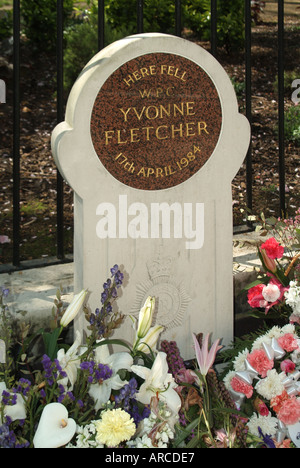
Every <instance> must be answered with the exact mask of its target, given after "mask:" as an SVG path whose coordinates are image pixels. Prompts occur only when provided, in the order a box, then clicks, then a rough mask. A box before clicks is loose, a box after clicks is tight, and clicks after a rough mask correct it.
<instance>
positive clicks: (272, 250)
mask: <svg viewBox="0 0 300 468" xmlns="http://www.w3.org/2000/svg"><path fill="white" fill-rule="evenodd" d="M260 248H261V249H264V250H265V251H266V254H267V255H268V257H269V258H271V259H275V258H282V256H283V254H284V248H283V247H282V246H281V245H280V244H279V243H278V242H277V240H276V239H274V237H271V238H270V239H267V240H266V242H265V243H264V244H262V245H261V247H260Z"/></svg>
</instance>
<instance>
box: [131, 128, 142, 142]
mask: <svg viewBox="0 0 300 468" xmlns="http://www.w3.org/2000/svg"><path fill="white" fill-rule="evenodd" d="M138 131H139V128H131V129H130V143H138V142H139V141H140V139H139V137H138V135H137V134H136V133H135V132H138Z"/></svg>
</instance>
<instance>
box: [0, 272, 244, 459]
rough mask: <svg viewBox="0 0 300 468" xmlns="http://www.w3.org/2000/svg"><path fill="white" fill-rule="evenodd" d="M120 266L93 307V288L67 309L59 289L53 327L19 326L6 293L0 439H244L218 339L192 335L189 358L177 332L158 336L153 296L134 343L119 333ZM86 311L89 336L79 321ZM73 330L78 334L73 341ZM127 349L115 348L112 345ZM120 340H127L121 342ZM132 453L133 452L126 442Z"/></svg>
mask: <svg viewBox="0 0 300 468" xmlns="http://www.w3.org/2000/svg"><path fill="white" fill-rule="evenodd" d="M122 283H123V274H122V272H121V271H120V269H119V268H118V266H117V265H115V266H114V267H113V268H112V269H111V276H110V278H108V279H107V281H106V282H105V283H104V285H103V292H102V294H101V306H100V307H99V308H97V309H96V310H95V311H94V312H90V311H89V310H88V309H87V307H86V306H85V302H86V300H87V294H88V292H87V291H86V290H84V291H81V292H80V293H79V294H77V295H76V296H75V297H74V299H73V301H72V302H71V304H70V305H69V306H68V307H67V309H66V310H64V307H63V304H62V300H61V293H60V292H59V291H58V293H57V297H56V300H55V304H54V308H53V319H52V322H51V327H49V328H47V329H40V330H37V331H30V328H29V326H28V325H26V324H21V325H20V324H19V332H18V334H17V336H15V329H16V327H15V326H12V317H11V316H10V313H9V310H8V308H7V307H6V305H5V299H6V297H7V295H8V293H9V292H8V291H7V290H2V293H0V299H1V300H0V312H1V314H0V315H1V317H0V318H1V321H0V447H2V448H58V447H65V448H102V449H108V448H126V449H136V448H150V449H156V448H186V449H193V448H196V447H204V448H206V447H209V448H210V447H222V448H223V447H240V446H244V445H245V424H244V420H243V419H242V418H240V416H239V412H238V411H237V409H236V408H235V405H234V403H233V400H232V399H231V397H230V395H229V392H228V391H227V390H226V388H225V385H224V384H223V382H221V381H220V380H219V379H218V377H217V374H216V372H215V371H214V370H213V365H214V361H215V358H216V354H217V352H218V351H219V340H217V341H215V343H214V344H213V346H211V347H210V345H209V336H208V335H207V336H206V337H205V338H204V340H202V338H201V336H200V335H199V336H197V337H196V335H193V336H191V346H192V341H193V342H194V346H195V360H193V361H192V363H189V365H187V363H185V362H184V361H183V360H182V358H181V356H180V351H179V349H178V348H177V345H176V343H175V342H167V341H163V342H162V343H161V344H160V346H159V344H158V342H159V341H158V340H159V337H160V334H161V332H162V330H163V327H161V326H160V325H158V324H157V325H154V326H153V325H152V322H153V315H154V310H155V298H152V297H149V298H148V299H147V300H146V301H145V304H144V306H143V307H142V309H141V311H140V313H139V317H138V318H135V317H132V322H133V327H134V329H135V339H134V342H133V343H128V342H126V341H122V340H116V339H114V338H113V336H112V335H113V331H114V329H115V328H116V327H119V326H121V324H122V320H123V317H122V316H121V315H120V314H119V313H118V312H115V307H114V304H113V302H114V301H116V299H117V296H118V290H119V288H121V287H122ZM79 313H84V314H85V318H86V320H87V328H88V330H89V335H88V337H87V338H86V340H85V342H83V339H82V336H81V333H80V332H79V331H78V330H77V331H76V332H75V334H74V333H72V334H71V336H72V340H71V342H69V341H70V340H69V339H68V336H70V333H69V330H70V329H71V330H72V322H73V320H74V318H75V317H76V316H77V314H79ZM73 340H74V342H73ZM115 344H118V345H121V346H123V349H124V351H120V352H114V353H112V354H111V353H110V351H109V345H115ZM121 349H122V348H121ZM127 453H128V452H127Z"/></svg>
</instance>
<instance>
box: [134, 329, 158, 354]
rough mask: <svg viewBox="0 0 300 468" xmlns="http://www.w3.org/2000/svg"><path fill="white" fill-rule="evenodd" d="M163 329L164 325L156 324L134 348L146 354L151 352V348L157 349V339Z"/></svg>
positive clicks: (152, 349)
mask: <svg viewBox="0 0 300 468" xmlns="http://www.w3.org/2000/svg"><path fill="white" fill-rule="evenodd" d="M163 329H164V327H162V326H161V325H156V326H155V327H152V328H150V330H149V331H148V333H147V335H146V336H145V337H144V338H142V339H141V340H138V341H137V342H136V343H135V345H134V346H133V349H134V350H136V351H142V352H143V353H146V354H147V353H150V350H151V351H156V345H157V341H158V338H159V335H160V334H161V332H162V331H163Z"/></svg>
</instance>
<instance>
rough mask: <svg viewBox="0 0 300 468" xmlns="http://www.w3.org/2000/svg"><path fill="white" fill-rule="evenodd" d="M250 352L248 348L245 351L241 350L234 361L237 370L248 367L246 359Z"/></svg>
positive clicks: (240, 370)
mask: <svg viewBox="0 0 300 468" xmlns="http://www.w3.org/2000/svg"><path fill="white" fill-rule="evenodd" d="M248 354H249V350H248V349H244V351H242V352H240V353H239V354H238V355H237V356H236V358H235V359H234V361H233V366H234V370H235V371H236V372H243V371H244V370H245V369H246V366H245V360H246V359H247V356H248Z"/></svg>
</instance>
